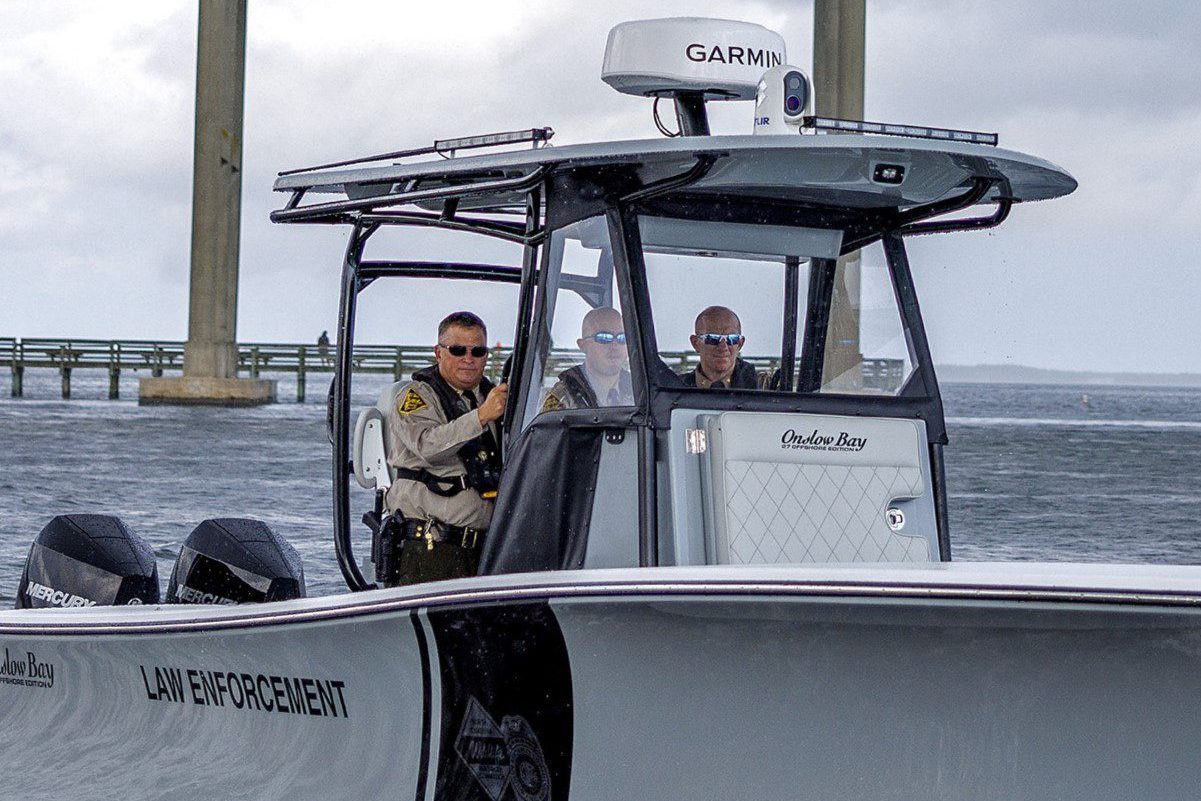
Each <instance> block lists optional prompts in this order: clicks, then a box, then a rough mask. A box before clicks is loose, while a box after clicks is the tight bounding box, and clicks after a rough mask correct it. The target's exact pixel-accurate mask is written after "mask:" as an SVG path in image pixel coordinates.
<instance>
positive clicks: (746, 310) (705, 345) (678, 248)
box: [640, 217, 915, 395]
mask: <svg viewBox="0 0 1201 801" xmlns="http://www.w3.org/2000/svg"><path fill="white" fill-rule="evenodd" d="M640 232H641V234H642V240H643V260H644V262H645V266H646V275H647V283H648V286H649V293H650V302H651V311H652V315H653V318H654V327H655V335H656V341H657V345H658V348H659V357H660V358H661V359H662V360H663V362H664V363H665V364H666V365H667V366H668V367H669V368H671V369H672V370H673V371H674V372H675V373H676V374H677V375H678V376H680V378H681V380H682V382H683V383H684V385H685V386H686V387H697V388H707V389H717V390H730V389H742V390H759V391H770V392H791V391H803V392H820V393H832V394H885V395H891V394H896V393H898V392H900V390H901V388H902V387H903V386H904V384H905V382H906V380H907V379H908V377H909V376H910V375H911V374H912V372H913V370H914V366H915V359H914V358H913V355H912V349H911V347H910V344H909V340H908V337H907V336H906V334H905V328H904V325H903V323H902V317H901V314H900V310H899V308H898V305H897V301H896V296H895V293H894V292H893V287H892V280H891V277H890V274H889V270H888V265H887V262H886V259H885V257H884V253H883V248H882V247H881V246H880V245H879V244H875V245H873V246H871V247H869V248H867V249H865V250H863V251H859V252H857V254H855V255H854V256H853V257H844V258H842V259H839V260H838V262H837V264H836V265H835V264H834V262H833V261H832V260H831V259H830V258H829V257H830V256H832V255H835V254H836V253H837V250H838V240H837V239H835V240H833V241H832V240H831V239H830V235H831V234H832V233H833V235H834V236H835V237H837V232H827V231H816V230H813V229H804V228H787V227H783V226H769V225H763V226H752V225H733V224H727V223H712V222H695V221H682V220H666V219H664V218H655V217H642V218H641V220H640ZM831 267H833V272H832V274H831V272H830V270H831ZM790 273H791V274H792V275H791V276H790ZM810 306H812V307H813V308H810ZM792 310H795V316H794V315H792V314H790V312H791V311H792ZM806 337H808V338H809V340H810V343H809V348H808V352H807V351H806ZM806 360H807V361H808V362H811V363H812V364H811V365H806V364H805V363H804V362H805V361H806ZM788 361H791V366H790V369H786V368H787V367H788V366H787V365H786V362H788ZM806 366H810V367H812V369H813V370H815V371H816V370H817V369H818V367H820V380H817V381H809V382H805V381H802V380H801V379H800V376H802V375H803V374H804V373H805V372H806V370H805V367H806Z"/></svg>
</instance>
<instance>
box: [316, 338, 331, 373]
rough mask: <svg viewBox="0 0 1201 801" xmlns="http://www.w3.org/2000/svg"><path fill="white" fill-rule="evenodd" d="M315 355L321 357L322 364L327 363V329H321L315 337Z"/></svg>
mask: <svg viewBox="0 0 1201 801" xmlns="http://www.w3.org/2000/svg"><path fill="white" fill-rule="evenodd" d="M317 355H318V356H319V357H321V364H322V365H328V364H329V331H322V332H321V336H319V337H317Z"/></svg>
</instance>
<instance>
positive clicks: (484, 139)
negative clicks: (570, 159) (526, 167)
mask: <svg viewBox="0 0 1201 801" xmlns="http://www.w3.org/2000/svg"><path fill="white" fill-rule="evenodd" d="M554 135H555V130H554V128H527V129H525V130H524V131H505V132H503V133H494V134H484V135H483V136H464V137H462V138H461V139H437V140H435V141H434V144H433V146H432V147H430V146H426V147H415V148H412V149H411V150H394V151H392V152H391V153H380V154H379V155H378V156H365V157H363V158H359V159H349V160H347V161H331V162H330V163H329V164H318V165H317V166H316V167H302V168H301V169H299V170H284V171H283V172H281V173H280V176H281V177H282V176H285V175H297V174H299V173H302V172H313V171H314V170H328V169H331V168H333V167H349V166H351V165H354V164H370V163H371V162H373V161H386V160H390V159H406V158H409V157H410V156H428V155H429V154H430V153H441V154H443V155H445V154H447V153H449V154H451V155H454V152H455V151H456V150H467V149H469V148H473V147H494V146H496V145H512V144H517V143H519V142H533V143H534V147H535V148H536V147H538V145H539V144H545V143H546V142H547V141H548V140H549V139H550V138H551V137H552V136H554Z"/></svg>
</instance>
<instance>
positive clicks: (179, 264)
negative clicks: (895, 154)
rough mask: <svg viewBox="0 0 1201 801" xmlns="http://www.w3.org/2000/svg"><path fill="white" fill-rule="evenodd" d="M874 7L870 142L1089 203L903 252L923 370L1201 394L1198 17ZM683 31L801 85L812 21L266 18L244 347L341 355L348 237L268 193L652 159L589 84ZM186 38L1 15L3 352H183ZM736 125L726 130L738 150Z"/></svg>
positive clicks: (250, 176) (81, 9)
mask: <svg viewBox="0 0 1201 801" xmlns="http://www.w3.org/2000/svg"><path fill="white" fill-rule="evenodd" d="M867 8H868V22H867V100H866V112H865V116H866V117H867V118H868V119H874V120H884V121H895V122H913V123H925V124H932V125H946V126H948V127H960V128H971V129H975V130H987V131H998V132H999V133H1000V135H1001V142H1002V145H1003V146H1006V147H1010V148H1013V149H1017V150H1022V151H1026V152H1030V153H1033V154H1035V155H1038V156H1041V157H1043V158H1046V159H1048V160H1050V161H1052V162H1055V163H1057V164H1059V165H1061V166H1063V167H1064V168H1066V169H1067V170H1068V171H1069V172H1071V173H1072V174H1073V175H1074V176H1075V177H1076V179H1077V180H1078V181H1079V182H1080V189H1079V190H1078V191H1077V192H1076V193H1075V194H1074V195H1072V196H1070V197H1068V198H1066V199H1063V200H1058V201H1054V202H1050V203H1042V204H1032V205H1030V206H1025V207H1023V206H1019V207H1017V208H1016V209H1015V210H1014V212H1013V214H1012V215H1011V217H1010V219H1009V221H1008V222H1007V223H1006V224H1005V225H1004V226H1002V227H1001V228H1000V229H999V230H997V231H995V232H992V233H975V234H958V235H954V236H949V237H925V238H922V239H919V240H916V241H913V240H911V244H910V248H911V257H912V259H913V261H914V269H915V273H916V278H917V282H918V290H919V292H920V294H921V300H922V306H923V310H924V312H925V314H926V317H927V328H928V330H929V333H930V339H931V344H932V348H933V350H934V354H935V357H936V359H937V360H938V361H940V362H945V363H960V364H973V363H983V362H988V363H1006V362H1010V363H1021V364H1030V365H1035V366H1040V367H1060V368H1080V369H1113V370H1149V371H1163V372H1168V371H1191V372H1201V350H1199V348H1198V344H1199V343H1201V288H1199V284H1198V280H1197V278H1196V273H1197V269H1196V268H1197V264H1198V257H1197V255H1196V250H1197V244H1196V241H1195V239H1196V236H1197V234H1198V232H1199V230H1201V166H1199V164H1201V162H1199V160H1198V158H1197V155H1196V151H1197V145H1198V143H1201V47H1198V45H1197V42H1196V37H1197V33H1198V31H1201V4H1196V3H1191V2H1166V0H1165V1H1163V2H1154V1H1152V2H1144V3H1139V4H1135V3H1128V2H1118V1H1117V0H1106V1H1105V2H1085V1H1084V0H1079V1H1078V2H1056V3H1051V2H1045V0H1008V1H1007V2H1004V3H997V2H983V1H980V2H976V1H975V0H965V1H959V0H956V2H950V1H949V0H944V1H943V2H937V1H935V0H928V1H924V0H868V4H867ZM678 15H696V16H720V17H727V18H737V19H743V20H747V21H751V22H758V23H760V24H763V25H766V26H767V27H769V28H772V29H775V30H778V31H780V32H781V33H782V34H783V35H784V37H785V39H786V41H787V43H788V50H789V57H790V58H789V60H790V61H791V62H792V63H794V64H798V65H800V66H802V67H806V68H808V67H809V66H810V64H811V60H812V5H811V4H810V3H808V2H788V3H783V2H780V3H777V2H757V3H738V2H721V3H712V2H670V3H669V2H657V1H656V0H639V2H609V3H606V4H604V7H603V8H601V7H600V4H579V6H578V7H577V6H575V5H572V4H567V3H548V2H535V1H533V0H527V2H523V3H497V2H481V3H475V2H463V1H460V2H457V3H424V4H417V3H402V2H395V0H392V1H391V2H356V1H355V0H347V2H343V3H337V4H334V3H313V2H302V1H301V0H251V6H250V17H249V38H248V48H247V49H248V53H247V76H246V117H245V147H244V153H243V162H244V183H243V219H242V254H241V285H240V286H241V290H240V292H241V294H240V301H239V303H240V306H239V315H238V338H239V339H240V340H243V341H251V340H257V341H312V340H313V339H315V337H316V335H317V333H319V332H320V330H321V329H323V328H327V329H331V330H332V329H333V327H334V320H335V316H336V292H337V267H338V263H339V260H340V258H341V251H342V246H343V243H344V241H345V232H344V231H342V230H340V229H333V228H323V227H321V228H318V227H308V226H277V225H272V224H271V223H270V222H269V221H268V219H267V215H268V213H269V212H270V210H271V209H273V208H277V207H278V206H279V205H281V201H282V198H283V196H280V195H275V194H273V193H272V192H271V183H272V179H273V177H274V174H275V172H277V171H278V170H281V169H287V168H291V167H297V166H304V165H307V164H312V163H317V162H322V161H329V160H335V159H342V158H348V157H352V156H356V155H362V154H366V153H373V152H380V151H385V150H391V149H399V148H403V147H411V146H419V145H423V144H428V143H429V142H431V140H433V139H434V138H436V137H449V136H457V135H465V134H472V133H482V132H488V131H495V130H504V129H511V128H525V127H530V126H534V125H550V126H553V127H554V128H555V130H556V134H557V135H556V138H555V142H556V143H557V144H567V143H575V142H583V141H589V140H596V139H627V138H642V137H646V138H650V137H654V136H657V134H656V132H655V130H654V127H653V125H652V123H651V120H650V116H649V105H648V103H647V102H646V101H643V100H640V99H636V98H631V97H628V96H625V95H620V94H618V93H616V92H614V91H612V90H611V89H609V88H608V87H607V86H605V85H604V84H603V83H601V81H600V64H601V58H602V56H603V51H604V43H605V36H606V33H607V31H608V29H609V28H610V27H611V26H612V25H613V24H615V23H617V22H621V21H624V20H627V19H638V18H650V17H658V16H678ZM196 20H197V4H196V2H194V0H193V1H192V2H177V1H176V0H138V1H137V2H134V1H133V0H122V2H119V3H118V2H108V3H95V2H92V0H87V1H86V2H85V0H78V1H73V0H56V1H55V2H48V3H39V4H33V3H27V2H16V1H15V0H6V1H5V2H0V30H2V31H3V33H0V45H2V46H0V282H2V286H3V290H2V291H0V298H2V300H0V336H81V337H82V336H86V337H99V338H109V337H113V338H116V337H128V338H134V337H136V338H165V339H167V338H169V339H183V338H185V336H186V330H187V286H188V253H189V237H190V221H189V214H190V208H191V170H192V155H191V153H192V133H193V127H192V120H193V92H194V81H195V50H196ZM729 106H730V108H727V109H723V110H722V113H721V114H720V115H719V116H718V118H717V120H716V123H715V128H720V131H718V132H726V133H743V132H749V130H750V118H751V111H752V106H751V105H750V104H729ZM397 241H398V242H399V241H401V240H397ZM412 243H413V245H414V247H415V248H416V250H417V255H419V256H420V255H432V249H433V248H434V245H435V242H433V241H431V238H430V237H429V236H428V235H423V236H422V237H418V238H416V239H414V240H412ZM507 253H509V251H503V250H502V251H497V254H499V255H497V254H482V255H489V256H493V255H495V257H497V258H500V257H503V256H504V255H505V254H507ZM467 255H470V254H467ZM481 302H483V301H481ZM497 302H499V301H497ZM435 305H436V304H435ZM442 311H444V310H443V309H441V308H431V307H430V304H428V303H426V304H423V305H422V306H421V307H420V308H418V309H415V310H412V311H410V312H408V313H410V314H411V317H409V318H406V319H408V320H409V321H410V322H411V325H405V326H402V328H403V329H404V330H403V332H402V333H398V334H397V335H396V336H395V337H394V339H395V340H404V341H406V342H413V341H423V340H424V339H426V338H427V336H426V334H427V333H428V330H427V329H428V327H429V325H430V320H431V319H433V320H436V319H437V317H438V316H440V313H441V312H442ZM403 312H404V310H403V309H398V310H396V312H395V313H403ZM367 338H368V339H373V340H375V341H383V339H384V337H383V336H369V337H367ZM501 338H503V337H501Z"/></svg>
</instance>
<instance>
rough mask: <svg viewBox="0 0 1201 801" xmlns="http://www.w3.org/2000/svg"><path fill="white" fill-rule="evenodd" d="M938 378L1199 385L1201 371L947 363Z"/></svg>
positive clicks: (982, 381)
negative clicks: (1111, 370)
mask: <svg viewBox="0 0 1201 801" xmlns="http://www.w3.org/2000/svg"><path fill="white" fill-rule="evenodd" d="M935 372H936V374H937V375H938V380H939V381H942V382H944V383H949V384H1072V385H1081V386H1102V387H1103V386H1110V387H1119V386H1137V387H1198V388H1201V373H1116V372H1115V373H1103V372H1097V371H1092V370H1048V369H1044V368H1041V367H1026V366H1024V365H1019V364H976V365H963V364H944V365H939V366H936V367H935Z"/></svg>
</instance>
